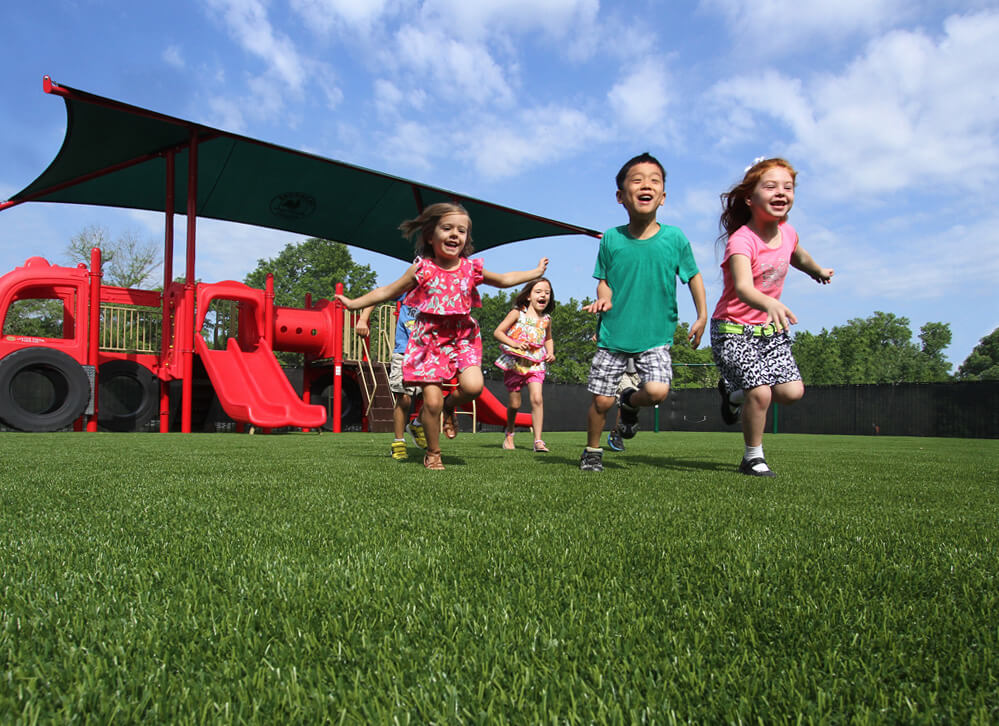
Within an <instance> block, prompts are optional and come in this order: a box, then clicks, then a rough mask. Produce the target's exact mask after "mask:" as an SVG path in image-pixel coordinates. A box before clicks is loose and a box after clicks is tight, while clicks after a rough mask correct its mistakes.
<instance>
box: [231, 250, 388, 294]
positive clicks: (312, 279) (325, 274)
mask: <svg viewBox="0 0 999 726" xmlns="http://www.w3.org/2000/svg"><path fill="white" fill-rule="evenodd" d="M268 272H271V273H273V274H274V300H275V302H276V303H277V304H278V305H283V306H287V307H302V305H303V304H304V302H305V295H306V293H311V295H312V299H313V300H314V301H315V300H319V299H320V298H325V299H327V300H332V299H333V296H334V294H336V283H338V282H342V283H343V287H344V293H345V294H346V295H348V296H349V297H356V296H358V295H362V294H364V293H366V292H368V291H370V290H372V289H374V288H375V287H377V285H376V283H375V279H376V276H375V273H374V271H373V270H372V269H371V268H370V267H369V266H368V265H359V264H357V263H356V262H354V260H353V259H352V258H351V256H350V251H349V250H348V249H347V245H345V244H342V243H341V242H331V241H329V240H324V239H317V238H316V237H310V238H309V239H307V240H305V241H304V242H298V243H291V242H290V243H288V244H287V245H285V247H284V249H283V250H281V252H280V254H278V256H277V257H273V258H271V259H267V260H257V267H256V268H255V269H254V270H253V271H252V272H251V273H250V274H248V275H247V276H246V278H245V279H244V280H243V282H245V283H246V284H247V285H249V286H250V287H256V288H260V289H263V288H264V286H265V284H266V279H267V273H268Z"/></svg>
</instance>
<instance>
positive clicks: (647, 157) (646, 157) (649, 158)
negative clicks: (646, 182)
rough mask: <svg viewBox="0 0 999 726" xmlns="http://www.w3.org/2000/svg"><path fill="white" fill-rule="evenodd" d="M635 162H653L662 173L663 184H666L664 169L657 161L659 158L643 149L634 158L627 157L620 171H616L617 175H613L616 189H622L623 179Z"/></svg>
mask: <svg viewBox="0 0 999 726" xmlns="http://www.w3.org/2000/svg"><path fill="white" fill-rule="evenodd" d="M635 164H655V165H656V166H658V167H659V171H661V172H662V173H663V184H664V185H665V184H666V169H665V168H664V167H663V165H662V164H660V163H659V159H657V158H656V157H654V156H653V155H652V154H650V153H649V152H647V151H645V152H643V153H641V154H639V155H638V156H636V157H634V158H631V159H628V161H626V162H625V163H624V166H622V167H621V171H619V172H618V173H617V177H615V181H617V188H618V189H624V180H625V178H626V177H627V176H628V172H629V171H631V167H633V166H635Z"/></svg>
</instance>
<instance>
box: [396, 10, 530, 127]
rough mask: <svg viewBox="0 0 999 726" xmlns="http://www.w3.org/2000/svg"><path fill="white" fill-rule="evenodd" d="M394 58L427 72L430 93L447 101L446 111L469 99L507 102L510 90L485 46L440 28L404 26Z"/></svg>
mask: <svg viewBox="0 0 999 726" xmlns="http://www.w3.org/2000/svg"><path fill="white" fill-rule="evenodd" d="M395 55H396V58H397V59H398V61H400V62H401V63H402V65H403V66H404V67H405V68H406V69H407V70H408V71H410V72H412V73H415V74H417V75H425V76H428V77H429V79H430V82H429V84H428V85H431V86H432V87H433V92H434V95H435V96H437V97H438V98H441V99H444V100H446V101H448V102H449V103H450V104H451V106H450V109H449V111H448V110H447V109H445V108H441V109H440V110H441V111H446V112H449V113H450V114H461V113H463V112H464V111H465V110H466V109H467V104H468V103H469V102H471V103H476V104H484V103H487V102H488V103H499V104H501V105H506V104H509V103H510V102H512V101H513V91H512V90H511V88H510V85H509V84H508V83H507V81H506V78H505V77H504V72H503V69H502V68H501V67H500V66H499V65H498V64H497V63H496V61H494V60H493V58H492V56H491V55H490V53H489V51H488V49H487V48H486V47H485V46H484V45H482V44H478V43H468V42H465V41H463V40H461V39H459V38H455V37H452V36H450V35H448V34H446V33H445V32H444V31H443V29H441V28H434V29H431V30H424V29H421V28H418V27H416V26H412V25H409V26H404V27H402V28H400V29H399V31H398V32H397V34H396V54H395Z"/></svg>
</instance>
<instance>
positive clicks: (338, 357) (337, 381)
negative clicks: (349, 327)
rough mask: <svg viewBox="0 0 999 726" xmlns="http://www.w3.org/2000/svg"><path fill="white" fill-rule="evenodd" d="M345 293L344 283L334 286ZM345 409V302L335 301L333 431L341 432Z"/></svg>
mask: <svg viewBox="0 0 999 726" xmlns="http://www.w3.org/2000/svg"><path fill="white" fill-rule="evenodd" d="M334 290H335V292H336V294H337V295H343V283H342V282H338V283H337V284H336V287H335V288H334ZM342 410H343V303H341V302H340V301H339V300H334V301H333V433H335V434H338V433H340V416H341V414H342Z"/></svg>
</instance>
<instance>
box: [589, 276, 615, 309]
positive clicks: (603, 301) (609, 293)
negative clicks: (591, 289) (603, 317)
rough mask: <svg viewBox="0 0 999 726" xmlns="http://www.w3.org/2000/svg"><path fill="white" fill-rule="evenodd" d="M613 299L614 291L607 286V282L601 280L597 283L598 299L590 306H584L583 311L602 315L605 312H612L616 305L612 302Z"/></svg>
mask: <svg viewBox="0 0 999 726" xmlns="http://www.w3.org/2000/svg"><path fill="white" fill-rule="evenodd" d="M613 297H614V291H613V290H611V286H610V285H608V284H607V280H600V281H599V282H597V299H596V300H594V301H593V302H591V303H590V304H589V305H584V306H583V311H584V312H587V313H602V312H604V311H605V310H610V309H611V308H612V307H614V304H613V303H612V302H611V299H612V298H613Z"/></svg>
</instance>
